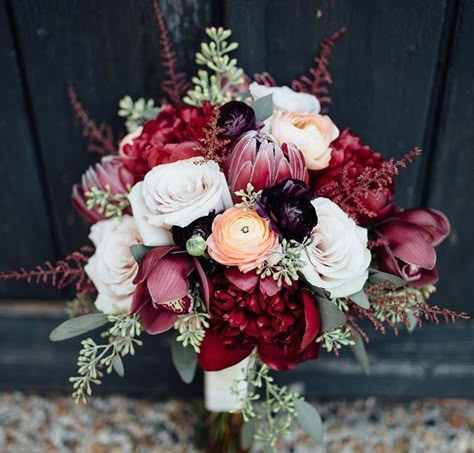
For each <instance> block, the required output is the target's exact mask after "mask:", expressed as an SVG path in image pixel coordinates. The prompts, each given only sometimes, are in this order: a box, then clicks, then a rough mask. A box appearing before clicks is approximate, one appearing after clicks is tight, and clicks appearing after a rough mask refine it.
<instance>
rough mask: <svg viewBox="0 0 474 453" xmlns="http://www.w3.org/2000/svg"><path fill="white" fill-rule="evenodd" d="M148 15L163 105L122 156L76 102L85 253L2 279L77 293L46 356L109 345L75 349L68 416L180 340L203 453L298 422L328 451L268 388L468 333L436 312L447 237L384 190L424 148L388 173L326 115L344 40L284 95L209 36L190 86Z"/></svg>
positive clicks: (146, 104) (147, 113) (262, 438)
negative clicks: (441, 329)
mask: <svg viewBox="0 0 474 453" xmlns="http://www.w3.org/2000/svg"><path fill="white" fill-rule="evenodd" d="M154 9H155V13H156V18H157V23H158V26H159V27H160V31H161V38H162V39H161V44H162V55H163V59H164V65H165V67H166V68H167V77H168V78H167V79H166V80H164V81H163V82H162V89H163V92H164V93H165V94H166V100H162V101H160V102H159V103H158V104H157V105H155V101H154V100H145V99H139V100H137V101H133V100H132V99H131V98H130V97H124V98H123V99H122V100H121V101H120V110H119V115H120V116H121V117H124V118H125V119H126V122H125V125H126V128H127V130H128V135H126V136H125V137H124V138H123V139H122V140H121V141H120V142H119V143H118V144H117V145H116V144H115V143H114V141H113V139H112V134H111V130H110V128H108V127H107V126H105V125H97V123H95V122H94V121H93V120H91V119H90V118H89V117H88V115H87V113H86V112H85V111H84V109H83V107H82V105H81V104H80V102H79V100H78V98H77V96H76V93H75V90H74V88H73V87H72V86H70V87H69V95H70V98H71V103H72V106H73V108H74V110H75V112H76V113H77V116H78V118H79V120H80V121H81V123H82V126H83V128H84V135H85V136H86V137H87V138H88V139H89V140H90V150H91V151H96V152H99V153H101V154H102V156H101V158H100V161H99V162H98V163H97V164H96V165H95V166H93V167H91V168H89V169H88V170H87V171H86V173H85V174H84V176H83V177H82V181H81V183H80V184H78V185H76V186H74V188H73V194H72V202H73V204H74V206H75V207H76V208H77V210H78V211H79V213H80V214H82V215H83V216H84V217H85V218H86V219H87V220H89V221H90V222H91V223H92V226H91V230H90V235H89V238H90V240H91V241H92V243H93V245H94V247H93V248H91V247H84V248H83V249H81V250H80V251H77V252H74V253H73V254H71V255H70V256H68V257H67V258H66V259H65V260H62V261H60V262H58V263H56V264H51V263H46V265H45V266H43V267H42V266H39V267H38V268H36V269H34V270H31V271H28V270H24V269H21V270H20V271H14V272H9V273H5V274H2V276H1V277H2V278H4V279H26V280H28V281H31V280H34V281H37V282H45V281H48V280H50V281H51V282H52V283H53V284H55V285H57V286H58V287H59V288H63V287H65V286H67V285H74V287H75V290H76V292H77V296H76V299H75V301H74V302H73V303H71V304H70V305H69V306H68V312H69V314H70V315H71V319H69V320H68V321H65V322H64V323H62V324H61V325H60V326H58V327H57V328H56V329H54V331H53V332H52V333H51V336H50V338H51V340H53V341H58V340H65V339H68V338H71V337H75V336H78V335H83V334H85V333H86V332H89V331H92V330H94V329H97V328H99V327H102V326H104V331H103V333H102V338H103V341H102V342H101V343H100V342H97V341H96V340H94V339H92V338H86V339H83V340H82V341H81V345H82V348H81V350H80V352H79V358H78V373H77V376H74V377H72V378H71V379H70V380H71V383H72V386H73V397H74V398H75V399H76V401H78V402H79V401H82V402H86V400H87V399H88V397H89V396H90V395H91V393H92V387H93V385H97V384H100V383H101V381H102V378H103V376H104V375H105V374H107V373H112V372H113V371H114V372H116V373H117V374H118V375H120V376H123V375H124V364H123V358H124V357H125V356H126V355H128V354H134V353H135V350H136V349H137V347H139V346H140V345H141V344H142V341H146V339H145V338H143V336H142V331H144V332H146V333H148V334H150V335H157V334H161V333H164V332H167V331H172V332H173V341H172V346H171V354H172V358H173V363H174V364H175V366H176V369H177V371H178V373H179V375H180V376H181V377H182V379H183V380H184V381H185V382H187V383H189V382H191V381H192V379H193V377H194V374H195V371H196V368H197V366H199V367H200V368H201V369H202V370H203V371H204V373H205V405H206V408H207V409H208V410H209V411H211V412H213V413H214V414H213V418H211V419H212V420H213V423H214V425H213V428H214V429H211V431H212V432H213V433H214V434H213V437H214V439H213V440H210V441H209V442H218V443H219V445H220V448H223V450H222V451H227V450H226V448H227V447H223V445H226V444H225V442H228V444H227V445H228V448H229V449H230V448H231V447H230V446H229V445H230V442H231V441H232V439H231V440H229V436H228V433H229V430H230V426H231V425H230V424H229V421H230V420H235V417H236V416H235V414H240V417H241V420H243V423H241V422H240V421H238V422H237V426H238V427H240V425H242V431H241V438H240V439H238V440H237V444H239V443H240V447H239V448H248V447H249V446H250V445H251V442H252V439H254V438H255V439H256V440H257V441H258V442H260V443H262V444H264V445H265V446H266V447H269V448H274V447H275V446H276V445H277V442H278V439H279V438H280V437H281V436H284V435H285V434H286V433H287V432H288V431H289V429H290V426H291V424H292V422H293V420H297V421H298V422H299V424H300V425H301V426H302V428H303V429H305V430H306V431H307V432H308V434H309V435H310V436H311V437H313V438H314V439H315V440H316V441H320V440H321V436H322V423H321V418H320V416H319V414H318V412H317V410H316V409H315V408H314V407H313V406H312V405H310V404H308V403H307V402H305V401H304V399H303V397H302V396H301V395H300V394H298V392H296V391H295V390H293V389H291V388H289V387H287V386H280V385H277V384H276V383H275V381H274V379H273V377H272V376H271V374H270V371H271V370H289V369H292V368H294V367H296V366H297V365H298V364H299V363H301V362H304V361H307V360H316V359H317V358H318V356H319V354H320V350H321V349H323V350H324V351H325V352H329V353H333V354H334V355H335V356H338V354H339V351H340V349H341V348H344V347H347V348H350V349H352V351H353V352H354V355H355V357H356V359H357V360H358V361H359V363H360V365H361V367H362V370H363V371H364V372H365V373H369V363H368V359H367V355H366V352H365V349H364V343H365V342H367V341H368V335H367V333H366V331H365V329H364V328H363V326H362V325H361V321H364V320H368V321H369V322H370V323H372V324H373V326H374V327H375V329H376V330H378V331H381V332H385V329H386V328H387V327H390V328H392V329H393V330H394V331H395V332H397V331H398V329H399V327H400V326H401V325H404V326H406V327H407V328H408V329H414V328H415V327H416V326H421V324H422V321H424V320H430V321H435V322H438V320H439V318H444V319H446V320H447V321H454V320H456V319H458V318H464V317H466V315H465V314H464V313H461V314H457V313H454V312H452V311H450V310H447V309H442V308H439V307H437V306H434V305H431V304H430V303H429V302H428V299H429V297H430V295H431V294H432V293H433V291H434V290H435V287H434V284H435V283H436V281H437V280H438V274H437V269H436V252H435V247H436V246H437V245H438V244H439V243H440V242H441V241H443V239H445V238H446V236H447V235H448V234H449V230H450V226H449V222H448V220H447V219H446V217H445V216H444V215H443V214H442V213H441V212H439V211H437V210H434V209H427V208H416V209H403V208H401V207H400V206H398V205H397V204H396V202H395V201H394V177H395V176H396V175H397V174H398V172H399V170H400V169H401V168H403V167H405V166H406V164H407V163H408V162H410V161H411V160H412V159H413V158H415V157H416V156H417V155H419V154H420V151H419V150H418V149H417V148H415V149H413V150H412V151H410V152H408V153H407V154H406V155H405V156H404V157H403V158H402V159H401V160H398V161H396V160H394V159H389V160H386V159H384V158H383V157H382V155H381V154H379V153H377V152H374V151H373V150H372V149H371V148H370V147H369V146H368V145H366V144H364V143H363V142H362V140H361V139H360V138H359V137H358V136H357V135H356V134H355V133H354V132H352V131H351V130H350V129H344V130H339V128H338V127H337V126H336V125H335V123H334V122H333V120H332V119H331V118H330V117H329V116H327V114H326V113H327V106H328V104H329V103H330V98H329V91H328V87H329V85H330V84H331V83H332V81H331V76H330V73H329V71H328V58H329V54H330V51H331V48H332V47H333V45H334V43H335V41H336V40H337V39H338V38H339V37H340V36H341V35H342V33H343V30H341V31H338V32H336V33H335V34H333V35H332V36H330V37H328V38H327V39H326V40H325V41H324V42H323V44H322V48H321V53H320V55H319V56H318V57H316V59H315V65H314V67H313V68H312V69H310V71H309V74H308V75H303V76H301V77H300V78H299V79H297V80H295V81H293V83H292V84H291V88H290V87H287V86H277V85H276V83H275V81H274V79H273V78H272V77H271V76H270V75H269V74H266V73H264V74H257V75H255V76H254V78H253V81H252V80H251V79H250V78H249V77H248V76H247V75H246V74H245V73H244V71H243V70H242V69H241V68H239V67H238V64H237V61H236V59H234V58H232V57H231V53H232V52H233V51H234V50H235V49H236V48H237V44H236V43H234V42H230V41H229V38H230V36H231V32H230V31H229V30H224V29H223V28H213V27H211V28H208V29H207V30H206V33H207V36H208V38H209V42H205V43H203V44H201V48H200V50H199V52H198V53H197V54H196V63H197V64H198V65H199V66H200V67H201V69H199V71H198V73H197V75H196V76H195V77H193V78H192V81H191V82H192V83H191V84H188V83H187V81H186V78H185V76H184V74H182V73H179V72H178V71H177V69H176V59H175V56H174V53H173V52H172V50H171V49H172V46H171V42H170V40H169V38H168V34H167V31H166V27H165V24H164V20H163V18H162V15H161V12H160V9H159V5H158V3H157V2H156V1H155V2H154ZM222 413H230V414H233V415H231V416H227V417H226V416H225V415H222ZM237 417H239V415H237ZM219 423H220V424H221V425H222V426H221V427H220V428H219V429H217V428H218V424H219ZM231 437H232V436H231ZM234 437H235V436H234ZM225 439H227V440H225ZM233 440H234V441H235V438H234V439H233ZM234 447H236V445H234ZM214 451H215V450H214Z"/></svg>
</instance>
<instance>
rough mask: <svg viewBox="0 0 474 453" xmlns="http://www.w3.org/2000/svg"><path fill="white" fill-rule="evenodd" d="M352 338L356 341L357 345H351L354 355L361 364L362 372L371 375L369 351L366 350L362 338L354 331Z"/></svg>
mask: <svg viewBox="0 0 474 453" xmlns="http://www.w3.org/2000/svg"><path fill="white" fill-rule="evenodd" d="M352 337H353V339H354V341H355V344H354V345H351V349H352V352H353V354H354V357H355V358H356V360H357V362H358V363H359V365H360V367H361V369H362V371H363V372H364V373H365V374H367V375H369V374H370V365H369V357H368V356H367V351H366V350H365V345H364V340H362V337H361V336H360V335H359V334H358V333H357V332H355V331H354V330H353V331H352Z"/></svg>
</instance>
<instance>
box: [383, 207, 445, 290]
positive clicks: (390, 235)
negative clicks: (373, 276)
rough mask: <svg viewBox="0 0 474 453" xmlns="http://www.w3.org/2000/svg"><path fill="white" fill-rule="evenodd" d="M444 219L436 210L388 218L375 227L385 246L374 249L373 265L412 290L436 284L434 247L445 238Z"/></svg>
mask: <svg viewBox="0 0 474 453" xmlns="http://www.w3.org/2000/svg"><path fill="white" fill-rule="evenodd" d="M449 232H450V225H449V221H448V219H447V218H446V216H445V215H444V214H443V213H442V212H440V211H437V210H436V209H424V208H419V209H408V210H406V211H403V212H398V213H395V214H392V215H391V216H390V217H388V218H387V219H385V220H383V221H382V222H381V223H379V224H377V225H376V226H375V233H376V235H377V236H378V237H379V238H380V239H382V240H383V241H384V242H385V245H384V246H382V247H379V248H377V263H378V265H379V268H380V269H381V270H383V271H385V272H389V273H391V274H395V275H399V276H400V277H401V278H403V279H404V280H406V281H407V282H408V283H409V284H410V285H413V286H425V285H429V284H433V283H436V282H437V281H438V270H437V268H436V251H435V249H434V248H435V246H436V245H438V244H439V243H441V242H442V241H443V240H444V239H445V238H446V237H447V236H448V234H449Z"/></svg>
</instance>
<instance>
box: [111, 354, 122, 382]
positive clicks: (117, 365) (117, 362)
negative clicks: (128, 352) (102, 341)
mask: <svg viewBox="0 0 474 453" xmlns="http://www.w3.org/2000/svg"><path fill="white" fill-rule="evenodd" d="M112 366H113V368H114V371H115V372H116V373H117V374H118V375H119V376H120V377H123V375H124V374H125V370H124V368H123V361H122V358H121V357H120V356H119V355H116V356H114V358H113V360H112Z"/></svg>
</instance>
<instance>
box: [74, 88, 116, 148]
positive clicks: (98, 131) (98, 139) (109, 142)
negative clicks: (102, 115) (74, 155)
mask: <svg viewBox="0 0 474 453" xmlns="http://www.w3.org/2000/svg"><path fill="white" fill-rule="evenodd" d="M67 92H68V95H69V100H70V101H71V105H72V108H73V109H74V113H75V114H76V117H77V119H78V120H79V122H80V123H81V126H82V135H83V136H84V137H86V138H87V139H88V140H89V145H88V146H87V149H88V151H90V152H94V153H98V154H116V153H117V146H116V140H115V139H114V133H113V130H112V127H111V126H109V125H108V124H105V123H100V124H98V123H97V122H96V121H94V120H93V119H91V118H90V117H89V115H88V114H87V112H86V111H85V110H84V107H83V106H82V104H81V102H80V101H79V99H78V98H77V93H76V90H75V89H74V85H73V84H72V83H69V84H68V87H67Z"/></svg>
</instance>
